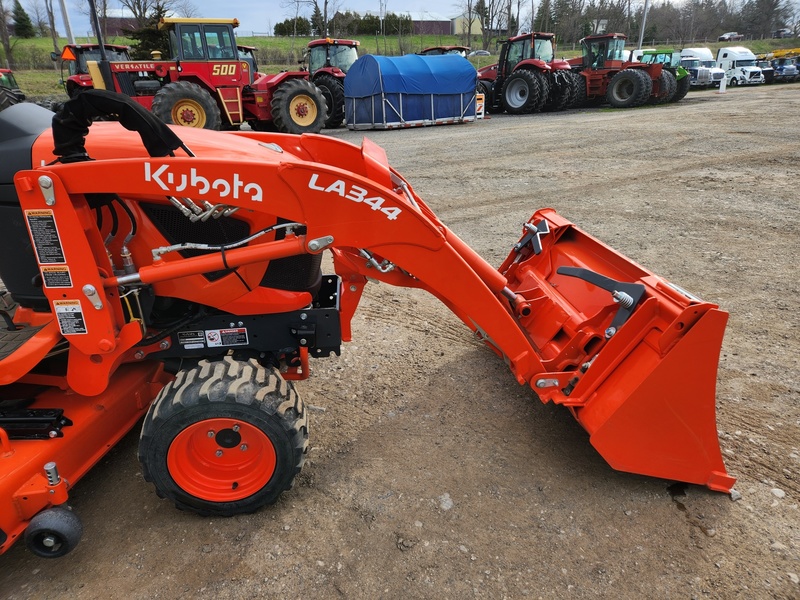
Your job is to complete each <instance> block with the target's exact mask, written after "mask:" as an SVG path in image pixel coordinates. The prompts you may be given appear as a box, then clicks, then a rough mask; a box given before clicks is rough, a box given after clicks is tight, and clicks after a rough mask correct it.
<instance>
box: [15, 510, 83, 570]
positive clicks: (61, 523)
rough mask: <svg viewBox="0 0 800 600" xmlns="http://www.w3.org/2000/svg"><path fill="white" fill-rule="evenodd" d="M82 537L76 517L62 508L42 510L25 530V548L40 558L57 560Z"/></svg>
mask: <svg viewBox="0 0 800 600" xmlns="http://www.w3.org/2000/svg"><path fill="white" fill-rule="evenodd" d="M82 535H83V525H81V520H80V519H79V518H78V515H76V514H75V513H73V512H72V511H71V510H69V509H67V508H64V507H62V506H54V507H53V508H48V509H46V510H43V511H42V512H40V513H39V514H37V515H36V516H35V517H33V518H32V519H31V522H30V523H29V524H28V527H27V528H26V529H25V546H26V547H27V548H28V550H30V551H31V552H32V553H33V554H35V555H36V556H38V557H40V558H58V557H60V556H64V555H65V554H67V553H68V552H70V551H72V550H73V549H74V548H75V546H77V545H78V542H80V541H81V536H82Z"/></svg>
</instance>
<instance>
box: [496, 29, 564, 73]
mask: <svg viewBox="0 0 800 600" xmlns="http://www.w3.org/2000/svg"><path fill="white" fill-rule="evenodd" d="M554 39H555V35H554V34H552V33H526V34H525V35H520V36H518V37H515V38H510V39H509V40H507V41H506V42H505V43H503V46H502V48H501V49H500V60H499V62H498V68H499V69H500V75H502V76H506V77H507V76H508V75H510V74H511V73H513V72H514V69H515V68H516V67H517V65H518V64H519V63H521V62H523V61H537V62H538V63H540V64H539V65H538V66H540V67H542V66H543V64H544V63H551V62H553V57H554V53H555V49H554V46H553V41H554Z"/></svg>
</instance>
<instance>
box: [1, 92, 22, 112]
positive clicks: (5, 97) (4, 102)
mask: <svg viewBox="0 0 800 600" xmlns="http://www.w3.org/2000/svg"><path fill="white" fill-rule="evenodd" d="M15 104H19V98H17V95H16V94H15V93H14V92H12V91H11V90H10V89H8V88H4V87H0V110H5V109H7V108H8V107H9V106H14V105H15Z"/></svg>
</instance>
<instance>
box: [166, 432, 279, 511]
mask: <svg viewBox="0 0 800 600" xmlns="http://www.w3.org/2000/svg"><path fill="white" fill-rule="evenodd" d="M275 464H276V459H275V447H274V446H273V445H272V442H271V441H270V439H269V437H268V436H267V435H266V434H265V433H264V432H263V431H261V430H260V429H259V428H257V427H254V426H253V425H250V424H248V423H245V422H244V421H240V420H237V419H206V420H203V421H198V422H197V423H193V424H191V425H189V426H188V427H187V428H186V429H184V430H183V431H181V432H180V433H179V434H178V435H177V436H176V437H175V439H174V440H173V441H172V444H171V445H170V447H169V452H167V468H168V469H169V473H170V476H171V477H172V479H173V480H174V481H175V483H176V484H178V486H179V487H180V488H181V489H182V490H183V491H185V492H187V493H189V494H191V495H192V496H195V497H197V498H200V499H202V500H207V501H209V502H235V501H237V500H242V499H243V498H247V497H248V496H251V495H253V494H255V493H256V492H258V491H259V490H260V489H261V488H263V487H264V486H265V485H267V483H269V480H270V479H271V478H272V475H273V474H274V472H275Z"/></svg>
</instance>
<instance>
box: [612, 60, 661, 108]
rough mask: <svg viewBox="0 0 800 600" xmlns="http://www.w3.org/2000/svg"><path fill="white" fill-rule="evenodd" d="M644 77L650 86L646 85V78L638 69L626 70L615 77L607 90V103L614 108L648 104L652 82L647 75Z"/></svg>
mask: <svg viewBox="0 0 800 600" xmlns="http://www.w3.org/2000/svg"><path fill="white" fill-rule="evenodd" d="M644 75H645V77H647V81H649V82H650V85H649V86H648V85H645V77H642V76H641V74H640V71H638V70H637V69H624V70H622V71H620V72H619V73H617V74H616V75H614V77H613V78H612V79H611V83H609V84H608V89H607V90H606V101H607V102H608V103H609V104H610V105H611V106H613V107H614V108H632V107H634V106H641V105H642V104H644V103H645V102H647V99H648V98H649V97H650V92H651V91H652V80H650V78H649V77H648V76H647V74H646V73H644Z"/></svg>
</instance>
